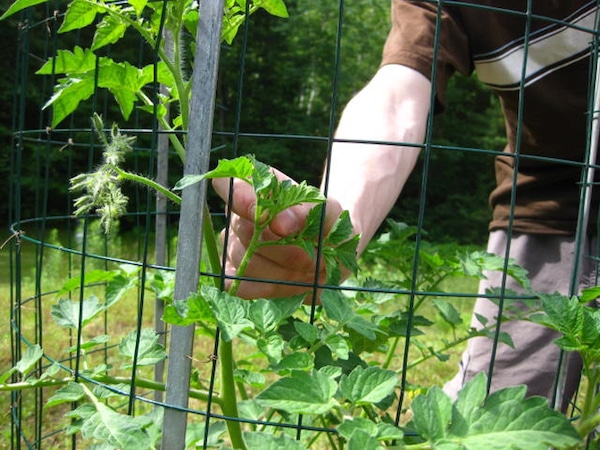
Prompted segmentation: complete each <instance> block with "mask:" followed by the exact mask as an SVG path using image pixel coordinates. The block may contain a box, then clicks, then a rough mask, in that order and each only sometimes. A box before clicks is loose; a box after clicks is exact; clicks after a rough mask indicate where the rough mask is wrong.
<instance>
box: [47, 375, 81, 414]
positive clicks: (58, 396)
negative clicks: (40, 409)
mask: <svg viewBox="0 0 600 450" xmlns="http://www.w3.org/2000/svg"><path fill="white" fill-rule="evenodd" d="M84 395H85V391H84V390H83V388H82V387H81V385H80V384H79V383H75V382H74V381H70V382H69V384H67V385H66V386H63V387H61V388H60V389H59V390H58V391H56V393H55V394H54V395H53V396H52V397H50V398H49V399H48V401H47V402H46V405H45V406H44V407H45V408H49V407H51V406H56V405H60V404H61V403H70V402H76V401H78V400H80V399H81V398H82V397H83V396H84Z"/></svg>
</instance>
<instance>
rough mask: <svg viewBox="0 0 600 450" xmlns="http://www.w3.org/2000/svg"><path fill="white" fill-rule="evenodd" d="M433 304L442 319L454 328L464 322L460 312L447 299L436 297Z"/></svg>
mask: <svg viewBox="0 0 600 450" xmlns="http://www.w3.org/2000/svg"><path fill="white" fill-rule="evenodd" d="M433 306H435V307H436V309H437V310H438V311H439V312H440V314H441V316H442V319H444V321H445V322H446V323H447V324H448V325H451V326H452V327H453V328H454V327H456V326H458V325H460V324H461V323H462V322H463V320H462V317H460V313H459V312H458V311H457V310H456V308H455V307H454V306H452V305H451V304H450V303H448V302H447V301H445V300H441V299H437V298H436V299H434V300H433Z"/></svg>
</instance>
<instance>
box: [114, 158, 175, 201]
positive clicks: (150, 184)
mask: <svg viewBox="0 0 600 450" xmlns="http://www.w3.org/2000/svg"><path fill="white" fill-rule="evenodd" d="M111 168H112V169H113V170H114V171H115V172H116V173H117V174H118V175H119V176H120V177H121V178H122V179H124V180H129V181H134V182H136V183H140V184H143V185H144V186H147V187H149V188H150V189H154V190H155V191H157V192H160V193H161V194H163V195H164V196H165V197H167V198H168V199H169V200H171V201H172V202H173V203H176V204H177V205H180V204H181V197H180V196H179V195H177V194H174V193H173V192H171V191H170V190H169V189H167V188H165V187H164V186H162V185H160V184H158V183H157V182H156V181H153V180H151V179H149V178H146V177H143V176H141V175H136V174H134V173H131V172H127V171H125V170H123V169H121V168H120V167H117V166H114V165H113V166H111Z"/></svg>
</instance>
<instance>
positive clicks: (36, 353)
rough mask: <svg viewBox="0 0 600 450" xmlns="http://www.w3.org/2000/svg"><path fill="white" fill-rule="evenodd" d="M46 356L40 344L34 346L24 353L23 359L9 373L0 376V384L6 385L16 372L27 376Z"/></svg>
mask: <svg viewBox="0 0 600 450" xmlns="http://www.w3.org/2000/svg"><path fill="white" fill-rule="evenodd" d="M43 355H44V351H43V350H42V347H40V346H39V344H34V345H32V346H30V347H28V348H27V350H25V351H24V352H23V355H22V356H21V359H20V360H19V361H18V362H17V363H16V364H15V365H14V367H12V368H11V369H9V370H8V371H7V372H5V373H3V374H2V375H1V376H0V384H1V383H4V382H5V381H6V380H8V378H9V377H10V376H11V375H12V374H13V373H15V372H17V371H18V372H20V373H21V374H22V375H27V372H29V370H30V369H31V368H32V367H33V366H34V365H35V364H36V363H37V362H38V361H39V360H40V359H42V356H43Z"/></svg>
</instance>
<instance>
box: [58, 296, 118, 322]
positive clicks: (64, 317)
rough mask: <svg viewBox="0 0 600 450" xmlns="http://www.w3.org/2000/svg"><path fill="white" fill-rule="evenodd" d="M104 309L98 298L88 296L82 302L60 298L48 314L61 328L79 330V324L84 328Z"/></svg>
mask: <svg viewBox="0 0 600 450" xmlns="http://www.w3.org/2000/svg"><path fill="white" fill-rule="evenodd" d="M105 309H106V308H105V306H104V305H103V304H102V303H100V301H99V300H98V297H96V296H95V295H90V296H89V297H87V298H85V299H83V300H82V301H72V300H69V299H67V298H61V299H60V300H59V301H58V303H57V304H56V305H52V307H51V308H50V313H51V314H52V317H53V318H54V320H55V322H56V323H57V324H58V325H60V326H61V327H64V328H79V324H80V322H81V325H82V326H84V325H85V324H87V323H88V322H89V321H90V320H92V319H93V318H94V317H95V316H96V315H98V314H99V313H100V312H102V311H104V310H105Z"/></svg>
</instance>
